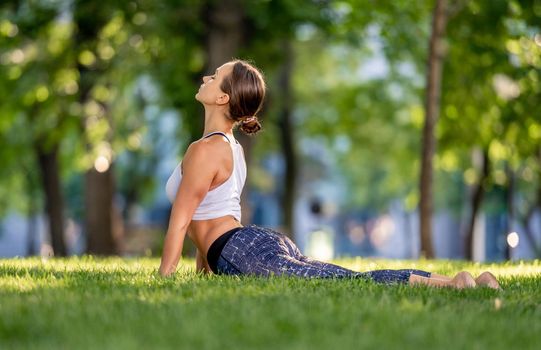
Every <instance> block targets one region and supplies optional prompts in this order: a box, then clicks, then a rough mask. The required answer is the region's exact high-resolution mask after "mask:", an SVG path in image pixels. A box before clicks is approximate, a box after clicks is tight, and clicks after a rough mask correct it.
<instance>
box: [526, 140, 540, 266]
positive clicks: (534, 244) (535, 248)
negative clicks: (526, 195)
mask: <svg viewBox="0 0 541 350" xmlns="http://www.w3.org/2000/svg"><path fill="white" fill-rule="evenodd" d="M537 161H538V163H539V165H541V147H540V148H539V149H538V150H537ZM537 176H538V177H537V179H538V183H537V191H536V198H535V201H534V202H533V203H532V205H531V206H530V207H529V208H528V210H527V212H526V217H525V218H524V219H523V220H522V223H523V226H524V234H525V235H526V238H527V239H528V242H529V243H530V247H531V248H532V250H533V252H534V254H535V257H536V258H541V244H538V243H537V242H536V240H535V237H534V234H533V232H532V226H531V224H530V222H531V220H532V217H533V216H534V214H535V211H536V209H538V208H541V173H539V174H538V175H537Z"/></svg>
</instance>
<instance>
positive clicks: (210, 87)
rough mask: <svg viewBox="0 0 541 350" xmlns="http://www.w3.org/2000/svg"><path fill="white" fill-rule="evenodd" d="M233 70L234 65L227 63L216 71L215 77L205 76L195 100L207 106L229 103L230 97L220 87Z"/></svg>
mask: <svg viewBox="0 0 541 350" xmlns="http://www.w3.org/2000/svg"><path fill="white" fill-rule="evenodd" d="M232 70H233V63H225V64H223V65H222V66H220V67H218V68H217V69H216V72H215V73H214V75H205V76H204V77H203V84H201V86H200V87H199V91H198V92H197V94H195V99H196V100H198V101H199V102H201V103H203V104H206V105H223V104H226V103H227V102H229V96H228V95H227V94H226V93H225V92H223V91H222V89H221V88H220V85H221V84H222V81H223V79H224V78H225V77H226V76H228V75H229V74H230V73H231V71H232Z"/></svg>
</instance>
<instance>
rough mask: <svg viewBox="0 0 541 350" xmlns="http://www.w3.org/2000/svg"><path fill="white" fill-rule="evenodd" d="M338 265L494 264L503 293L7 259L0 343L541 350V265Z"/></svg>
mask: <svg viewBox="0 0 541 350" xmlns="http://www.w3.org/2000/svg"><path fill="white" fill-rule="evenodd" d="M336 262H337V263H339V264H341V265H343V266H346V267H349V268H352V269H355V270H359V271H364V270H369V269H376V268H406V267H412V268H421V269H425V270H429V271H433V272H437V273H443V274H453V273H455V272H457V271H459V270H462V269H467V270H469V271H470V272H472V273H473V274H474V275H475V274H477V273H479V272H481V271H483V270H486V269H489V270H491V271H493V272H494V273H495V274H496V276H498V277H499V279H500V281H501V284H502V287H503V288H504V290H503V291H500V292H499V291H494V290H488V289H484V288H483V289H474V290H451V289H433V288H428V287H415V288H411V287H407V286H384V285H377V284H374V283H371V282H366V281H362V280H302V279H297V278H279V277H278V278H270V279H259V278H253V277H242V278H239V277H227V276H216V275H213V276H203V275H197V274H195V273H194V272H193V267H194V263H193V261H190V260H187V261H184V265H182V266H181V268H180V271H179V272H178V273H177V274H176V276H175V277H174V278H170V279H162V278H159V277H157V276H156V275H155V273H154V272H155V270H156V268H157V267H158V265H159V260H158V259H147V258H145V259H120V258H113V259H95V258H92V257H83V258H69V259H52V260H43V261H42V260H40V259H38V258H34V259H9V260H0V348H1V349H34V348H40V349H42V348H50V349H89V348H94V349H133V348H140V349H147V348H152V349H155V348H171V349H173V348H179V349H282V348H288V349H359V348H367V349H388V348H398V349H404V348H412V349H414V348H415V349H417V348H429V349H439V348H444V349H510V348H514V349H539V348H541V347H540V345H541V262H540V261H531V262H520V263H506V264H493V265H481V264H468V263H464V262H450V261H385V260H367V259H348V260H339V261H336ZM496 300H499V301H498V302H496ZM499 303H501V306H500V307H499V308H498V307H497V306H496V304H499Z"/></svg>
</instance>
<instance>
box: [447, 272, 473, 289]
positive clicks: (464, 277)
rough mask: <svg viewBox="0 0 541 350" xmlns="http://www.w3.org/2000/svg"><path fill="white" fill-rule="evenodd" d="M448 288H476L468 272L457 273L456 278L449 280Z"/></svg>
mask: <svg viewBox="0 0 541 350" xmlns="http://www.w3.org/2000/svg"><path fill="white" fill-rule="evenodd" d="M450 286H451V287H454V288H457V289H463V288H474V287H475V286H477V283H476V282H475V280H474V279H473V276H472V275H471V274H470V273H469V272H467V271H462V272H459V273H457V274H456V276H455V277H454V278H453V279H452V280H451V282H450Z"/></svg>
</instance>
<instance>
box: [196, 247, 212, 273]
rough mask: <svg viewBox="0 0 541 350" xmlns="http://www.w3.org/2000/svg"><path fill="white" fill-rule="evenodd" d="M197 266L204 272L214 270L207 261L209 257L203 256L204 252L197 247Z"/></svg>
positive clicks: (198, 269) (197, 268)
mask: <svg viewBox="0 0 541 350" xmlns="http://www.w3.org/2000/svg"><path fill="white" fill-rule="evenodd" d="M195 267H196V271H197V272H199V271H203V272H204V273H211V272H212V270H211V269H210V266H209V264H208V262H207V259H205V258H204V257H203V254H201V252H200V251H199V249H197V251H196V253H195Z"/></svg>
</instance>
